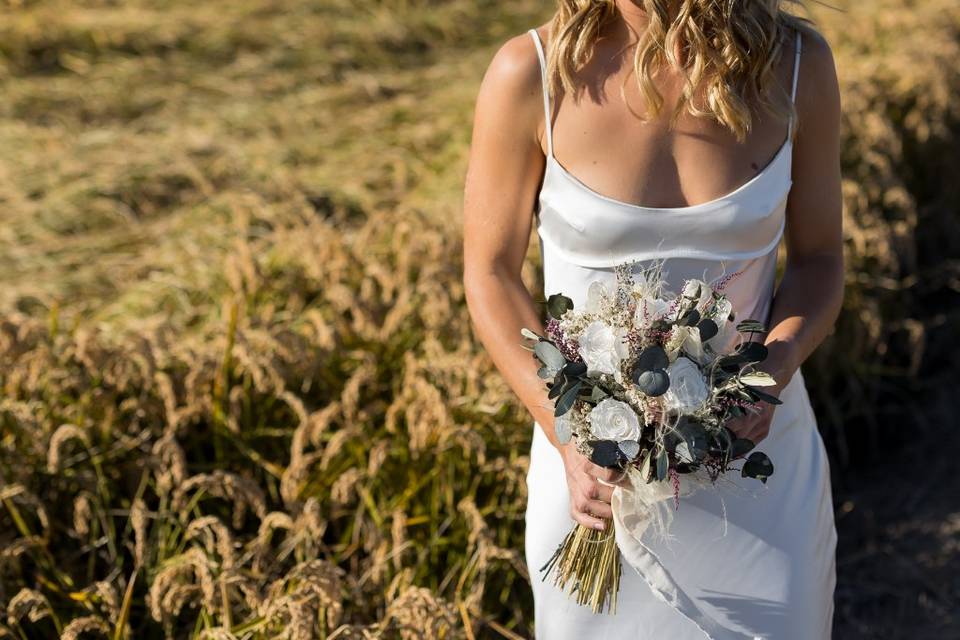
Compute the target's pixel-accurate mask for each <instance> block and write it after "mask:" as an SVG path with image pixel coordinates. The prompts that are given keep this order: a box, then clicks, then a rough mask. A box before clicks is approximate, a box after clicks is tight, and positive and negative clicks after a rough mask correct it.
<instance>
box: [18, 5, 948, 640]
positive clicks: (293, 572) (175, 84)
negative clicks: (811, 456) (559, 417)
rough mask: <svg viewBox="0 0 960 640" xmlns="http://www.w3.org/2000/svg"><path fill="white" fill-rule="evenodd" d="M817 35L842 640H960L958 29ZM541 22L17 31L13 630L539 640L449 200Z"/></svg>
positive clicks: (271, 21) (380, 18)
mask: <svg viewBox="0 0 960 640" xmlns="http://www.w3.org/2000/svg"><path fill="white" fill-rule="evenodd" d="M839 7H840V8H841V9H843V10H844V12H838V11H834V10H831V9H829V8H827V7H824V6H818V5H813V8H814V15H815V17H816V18H817V19H818V20H819V21H821V22H822V24H823V29H824V31H825V32H826V34H827V37H828V39H829V40H830V41H831V43H832V44H833V46H834V50H835V54H836V57H837V61H838V69H839V72H840V75H841V80H842V83H843V92H844V103H845V120H844V136H845V137H844V157H843V163H844V172H845V177H846V180H845V185H844V190H845V204H846V211H845V223H846V228H847V231H846V233H847V245H848V263H849V266H850V273H849V276H848V298H847V302H846V308H845V310H844V316H843V319H842V320H841V322H840V323H839V324H838V332H837V336H836V337H835V338H833V339H831V340H830V341H828V343H827V344H825V345H824V347H823V349H821V351H820V352H819V353H818V354H817V357H816V358H815V359H814V360H813V361H811V363H810V364H809V365H808V371H809V373H808V379H809V380H810V384H811V390H812V394H813V396H814V398H815V401H816V404H817V409H818V415H819V416H820V417H821V422H822V424H821V427H822V430H823V433H824V436H825V439H826V441H827V444H828V447H829V448H830V451H831V454H832V460H833V462H834V467H835V478H834V487H835V493H836V496H835V497H836V504H837V510H838V513H837V517H838V528H839V529H840V533H841V548H840V557H839V571H840V579H839V584H838V590H837V633H836V637H840V638H907V637H909V638H941V637H951V636H953V635H958V634H960V619H958V615H957V611H958V604H960V582H958V579H957V575H960V574H958V572H957V569H958V568H960V566H958V565H960V546H958V539H960V513H958V509H957V504H956V500H955V496H956V495H957V492H958V487H960V484H958V480H957V477H956V474H955V473H954V472H953V470H952V468H951V458H950V456H949V455H948V454H947V453H945V452H949V451H951V450H952V449H951V448H950V447H951V445H952V444H955V443H956V432H955V430H953V429H951V427H952V426H954V425H955V423H956V421H955V419H954V418H952V416H953V415H954V413H955V411H954V410H953V408H952V405H951V403H950V402H949V399H950V395H949V394H950V391H951V389H952V384H953V383H954V382H955V381H956V374H957V367H956V365H955V363H954V360H955V358H954V357H953V354H955V353H956V346H955V344H954V339H955V335H956V330H957V329H958V317H960V314H958V308H960V302H958V296H957V291H958V285H957V284H956V283H957V280H958V279H957V275H958V274H960V265H958V262H957V256H958V255H960V250H958V249H960V231H958V229H960V225H957V222H958V220H957V212H958V206H960V183H957V181H955V180H951V179H950V178H949V176H952V175H956V174H957V170H958V169H960V157H958V155H957V154H956V144H957V132H958V131H960V105H958V101H957V100H956V95H957V91H958V89H960V76H958V72H957V70H956V68H955V64H954V62H955V61H956V59H957V57H958V54H960V44H958V34H960V13H958V8H957V6H956V5H955V3H954V2H952V1H951V0H928V1H927V2H922V3H920V2H910V1H907V0H873V1H871V2H868V3H850V2H842V3H839ZM551 9H552V6H551V5H550V3H537V2H531V1H526V0H521V1H519V2H513V3H499V2H492V1H487V0H480V1H475V2H466V1H463V0H445V1H439V0H433V1H429V0H421V1H418V0H408V1H404V0H386V1H382V2H372V1H363V2H359V3H349V2H346V1H345V0H324V1H322V2H307V1H303V0H286V1H283V2H267V1H259V2H258V1H251V0H243V1H241V2H233V3H226V2H219V3H208V4H195V3H194V4H192V3H184V2H177V1H168V2H160V1H158V2H55V1H46V0H41V1H36V2H30V1H24V2H15V3H7V4H6V5H4V8H3V9H2V12H0V18H2V19H0V87H2V91H3V93H2V95H3V100H0V314H2V316H0V385H2V393H3V396H2V398H0V401H2V405H0V425H2V429H3V431H2V437H0V483H2V484H0V550H2V551H0V554H2V556H0V607H5V608H6V611H7V615H6V616H0V637H2V635H3V634H4V633H6V634H8V635H10V636H11V637H21V638H24V637H26V638H48V637H56V636H57V635H59V634H61V633H62V634H63V635H64V636H70V635H73V634H80V633H85V634H89V635H90V636H91V637H95V636H96V634H100V635H108V636H110V637H115V634H116V633H117V632H118V631H119V632H120V633H121V634H122V633H124V632H125V633H127V635H128V637H135V638H152V637H163V636H164V635H168V636H173V637H211V638H221V637H245V638H246V637H274V636H275V635H276V634H278V633H280V632H281V631H282V630H285V631H286V632H287V633H288V634H289V635H290V637H298V638H310V637H325V636H326V637H340V638H347V637H364V636H367V637H369V636H374V637H410V638H420V637H433V636H444V637H466V638H471V637H514V636H520V637H530V635H531V631H532V621H531V601H530V597H529V593H528V586H527V583H526V580H528V579H529V576H527V575H526V569H525V567H524V566H523V565H522V562H521V558H522V553H521V552H522V547H521V545H522V532H523V528H522V526H523V525H522V517H523V507H524V497H525V486H524V483H523V479H524V473H525V469H526V466H525V465H526V452H527V447H528V446H529V435H530V431H529V429H530V424H529V421H528V416H527V415H526V414H525V412H524V411H523V410H522V407H520V406H519V405H518V404H517V402H516V401H515V399H514V398H513V397H512V394H511V393H510V391H509V389H508V388H507V387H506V386H505V384H504V383H503V382H502V380H500V379H499V377H498V376H497V374H496V372H495V370H494V369H493V368H492V366H491V364H490V362H489V361H488V359H487V358H486V357H485V355H484V354H483V351H482V349H481V348H480V346H479V344H478V343H477V342H476V340H475V339H474V338H473V336H472V333H471V329H470V324H469V318H468V317H467V314H466V309H465V306H464V302H463V293H462V287H461V286H460V282H459V274H460V247H461V241H460V237H459V234H460V204H461V202H460V201H461V196H462V179H463V174H464V171H465V168H466V165H465V162H466V153H467V149H468V145H469V138H470V126H471V121H472V108H473V101H474V99H475V96H476V90H477V87H478V83H479V80H480V78H481V76H482V73H483V71H484V69H485V67H486V65H487V63H488V62H489V60H490V57H491V56H492V54H493V52H494V51H495V50H496V47H497V46H498V45H499V44H500V43H502V42H503V41H504V40H505V39H506V38H508V37H510V36H512V35H515V34H518V33H522V32H523V31H524V30H525V29H527V28H529V27H531V26H533V25H535V24H539V23H540V22H542V21H544V20H546V18H547V17H548V16H549V12H550V11H551ZM531 246H532V247H533V246H535V245H534V243H532V244H531ZM538 260H539V257H538V256H537V255H536V252H535V251H532V252H531V258H530V261H529V262H528V264H527V265H526V271H525V277H526V278H527V281H528V282H529V283H530V285H531V287H533V288H534V289H536V287H537V286H538V282H539V279H538V277H537V265H538ZM911 441H912V442H913V444H909V446H908V444H907V443H909V442H911ZM533 578H534V579H536V578H537V576H533ZM84 629H86V631H82V630H84Z"/></svg>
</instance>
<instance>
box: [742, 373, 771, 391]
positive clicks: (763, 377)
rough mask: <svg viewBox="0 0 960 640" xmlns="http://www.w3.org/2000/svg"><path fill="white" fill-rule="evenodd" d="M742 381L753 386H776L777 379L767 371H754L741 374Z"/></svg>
mask: <svg viewBox="0 0 960 640" xmlns="http://www.w3.org/2000/svg"><path fill="white" fill-rule="evenodd" d="M740 382H742V383H743V384H746V385H750V386H752V387H775V386H776V385H777V381H776V380H774V379H773V376H772V375H770V374H769V373H767V372H766V371H753V372H751V373H746V374H744V375H742V376H740Z"/></svg>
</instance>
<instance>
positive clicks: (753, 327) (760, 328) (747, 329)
mask: <svg viewBox="0 0 960 640" xmlns="http://www.w3.org/2000/svg"><path fill="white" fill-rule="evenodd" d="M737 331H739V332H741V333H766V332H767V328H766V327H765V326H764V325H763V323H762V322H760V321H759V320H749V319H748V320H742V321H740V322H739V323H738V324H737Z"/></svg>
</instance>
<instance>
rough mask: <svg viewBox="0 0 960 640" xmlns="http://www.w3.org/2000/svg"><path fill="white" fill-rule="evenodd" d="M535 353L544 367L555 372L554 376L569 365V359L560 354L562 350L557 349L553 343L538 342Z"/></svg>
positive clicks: (534, 349)
mask: <svg viewBox="0 0 960 640" xmlns="http://www.w3.org/2000/svg"><path fill="white" fill-rule="evenodd" d="M533 353H534V354H535V355H536V356H537V358H539V359H540V362H542V363H543V364H544V366H546V367H547V368H548V369H550V370H551V371H553V375H556V372H557V371H559V370H560V369H562V368H563V367H564V365H566V364H567V359H566V358H564V357H563V354H562V353H560V349H557V347H556V346H555V345H554V344H553V343H552V342H547V341H546V340H541V341H540V342H538V343H537V345H536V346H535V347H534V348H533Z"/></svg>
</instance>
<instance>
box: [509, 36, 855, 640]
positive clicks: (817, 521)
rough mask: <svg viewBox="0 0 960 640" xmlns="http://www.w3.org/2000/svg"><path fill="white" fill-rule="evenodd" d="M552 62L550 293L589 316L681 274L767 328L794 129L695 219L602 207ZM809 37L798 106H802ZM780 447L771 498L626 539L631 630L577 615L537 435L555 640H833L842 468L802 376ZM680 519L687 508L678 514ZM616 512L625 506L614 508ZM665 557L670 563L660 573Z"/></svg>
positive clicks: (721, 504)
mask: <svg viewBox="0 0 960 640" xmlns="http://www.w3.org/2000/svg"><path fill="white" fill-rule="evenodd" d="M530 34H531V36H532V38H533V40H534V42H535V45H536V48H537V54H538V57H539V59H540V65H541V72H542V76H541V77H542V80H543V87H544V95H543V102H544V113H545V117H546V123H547V126H546V138H547V147H548V154H547V164H546V171H545V175H544V179H543V184H542V187H541V190H540V193H539V196H538V199H537V207H536V228H537V233H538V236H539V243H540V249H541V252H542V256H543V278H544V293H545V295H546V296H549V295H551V294H553V293H563V294H564V295H566V296H568V297H570V298H571V299H572V300H573V301H574V305H575V306H580V305H583V304H584V302H585V298H586V292H587V287H588V286H589V284H590V283H591V282H593V281H595V280H604V281H606V282H608V283H610V284H611V285H612V284H613V283H614V282H615V279H614V273H613V266H614V265H615V264H617V263H618V262H622V261H626V260H637V261H640V262H639V265H640V266H644V265H647V264H650V263H651V261H654V260H662V259H666V262H665V266H664V269H663V274H664V278H665V279H666V281H667V284H668V288H669V289H672V290H673V291H679V290H680V289H681V288H682V286H683V282H684V281H685V280H686V279H688V278H699V279H702V280H705V281H707V282H716V281H718V280H720V279H722V278H725V277H726V278H727V280H728V281H727V284H726V286H725V287H724V292H725V293H726V295H727V296H728V297H729V299H730V300H731V302H732V304H733V308H734V311H735V313H736V317H737V319H738V320H740V319H747V318H752V319H757V320H760V321H762V322H766V321H767V320H768V317H769V312H770V304H771V300H772V298H773V293H774V278H775V270H776V260H777V247H778V244H779V241H780V238H781V236H782V234H783V231H784V221H785V210H786V200H787V195H788V194H789V191H790V188H791V185H792V181H791V177H790V176H791V158H792V147H793V141H792V132H793V123H792V121H791V123H790V125H789V127H788V132H787V136H786V139H785V141H784V143H783V145H782V146H781V147H780V149H779V151H778V152H777V153H776V155H775V156H774V158H773V159H772V160H771V161H770V162H769V164H767V166H766V167H764V169H763V170H761V172H760V173H759V174H757V175H756V176H755V177H754V178H752V179H751V180H749V181H748V182H746V183H745V184H743V185H741V186H740V187H739V188H737V189H736V190H734V191H732V192H730V193H729V194H727V195H725V196H722V197H720V198H716V199H714V200H712V201H710V202H706V203H703V204H699V205H694V206H689V207H677V208H653V207H642V206H638V205H634V204H630V203H625V202H621V201H618V200H615V199H612V198H609V197H606V196H604V195H602V194H599V193H597V192H595V191H593V190H592V189H590V188H589V187H587V186H586V185H585V184H583V183H582V182H580V181H579V180H578V179H577V178H576V177H574V176H573V175H571V174H570V173H568V172H567V171H566V170H565V169H564V168H563V167H562V166H561V165H560V164H559V163H558V162H557V161H556V159H555V158H554V157H553V134H552V125H551V118H550V113H551V110H550V103H549V96H548V95H547V92H546V89H545V87H546V77H545V68H546V64H545V56H544V51H543V45H542V43H541V41H540V38H539V35H538V34H537V32H536V30H535V29H531V30H530ZM799 56H800V37H799V34H798V38H797V54H796V59H795V61H794V75H793V87H792V90H791V97H792V98H795V95H796V88H797V82H796V80H797V69H798V63H799ZM780 397H781V400H782V401H783V404H782V405H779V406H778V407H777V408H776V411H775V413H774V419H773V422H772V425H771V428H770V434H769V435H768V436H767V437H766V438H765V439H764V440H762V441H761V442H760V444H759V446H758V449H759V450H762V451H764V452H765V453H767V454H768V455H769V456H770V458H771V460H772V461H773V464H774V466H775V472H774V475H773V476H772V477H771V478H770V479H769V480H768V481H767V483H766V484H762V483H760V482H759V481H757V480H753V479H750V478H742V477H740V474H739V473H737V472H735V471H731V472H728V473H727V474H725V476H724V477H723V479H722V481H721V482H720V483H718V484H717V485H716V487H711V488H708V489H703V490H700V491H698V492H696V493H694V494H692V495H690V496H684V497H683V498H681V501H680V505H679V508H678V509H676V510H674V511H673V518H672V522H671V524H670V528H669V534H670V537H669V539H661V538H659V537H658V536H656V533H655V531H653V530H652V529H650V530H648V531H647V532H646V533H645V535H644V536H643V538H642V541H643V544H642V547H643V548H645V549H646V550H648V551H649V552H650V555H645V554H644V553H643V552H642V550H641V549H639V545H631V543H630V540H629V539H627V538H626V537H624V531H623V526H622V522H618V520H617V518H615V519H614V521H613V527H612V528H613V530H612V531H611V533H615V534H616V535H617V538H618V542H620V541H621V539H623V541H624V546H628V547H629V548H624V549H622V553H621V558H622V560H623V573H622V578H621V584H620V591H619V593H618V597H617V600H618V607H617V609H618V610H617V612H616V614H613V615H611V614H609V613H600V614H594V613H592V612H591V610H590V609H589V607H585V606H580V605H577V604H576V602H575V600H574V599H573V598H572V597H571V596H570V595H569V594H567V593H564V592H562V591H560V590H559V589H557V588H556V587H555V586H554V585H553V583H552V580H551V579H549V578H548V579H547V580H546V581H544V580H541V574H540V571H539V570H540V567H542V566H543V564H544V563H545V562H546V561H547V560H548V559H549V557H550V556H551V554H552V553H553V552H554V550H555V549H556V547H557V545H559V544H560V542H561V541H562V540H563V538H564V536H565V535H566V534H567V532H568V531H569V530H570V529H571V528H572V527H573V526H574V524H575V521H574V520H573V519H572V518H571V516H570V512H569V511H570V510H569V492H568V488H567V481H566V476H565V471H564V467H563V462H562V460H561V458H560V455H559V452H558V451H557V450H556V449H555V448H554V447H553V446H552V445H551V444H550V442H549V440H548V439H547V438H546V435H545V434H544V433H543V428H542V427H541V425H539V424H538V423H536V422H534V423H533V429H534V432H533V442H532V446H531V450H530V467H529V471H528V473H527V488H528V499H527V509H526V533H525V553H526V561H527V564H528V567H529V570H530V575H531V581H532V586H533V595H534V603H535V633H536V637H537V638H539V639H540V640H573V639H574V638H577V639H579V638H590V639H591V640H627V639H630V640H637V639H641V638H657V640H663V639H664V638H667V639H670V640H703V638H711V639H712V640H740V639H742V638H770V639H776V640H822V639H823V638H829V637H830V632H831V625H832V617H833V592H834V587H835V584H836V563H835V554H836V528H835V525H834V516H833V502H832V498H831V488H830V473H829V465H828V461H827V457H826V452H825V450H824V445H823V441H822V439H821V437H820V434H819V432H818V430H817V423H816V417H815V416H814V413H813V411H812V409H811V405H810V400H809V397H808V395H807V390H806V386H805V383H804V379H803V375H802V373H800V372H797V373H796V374H795V375H794V376H793V378H792V379H791V380H790V381H789V383H788V384H787V386H786V387H785V388H784V390H783V392H782V393H781V396H780ZM671 508H672V506H671ZM615 512H616V505H615ZM651 557H652V558H653V559H654V560H655V563H651Z"/></svg>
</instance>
